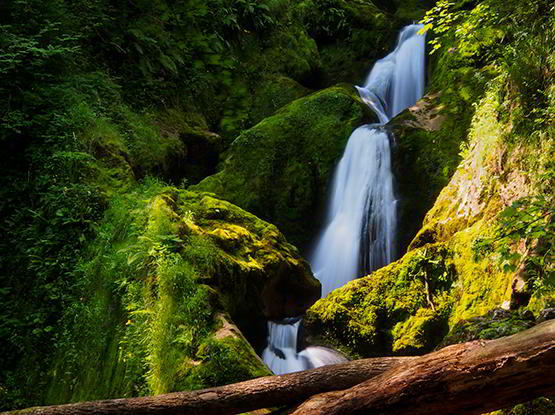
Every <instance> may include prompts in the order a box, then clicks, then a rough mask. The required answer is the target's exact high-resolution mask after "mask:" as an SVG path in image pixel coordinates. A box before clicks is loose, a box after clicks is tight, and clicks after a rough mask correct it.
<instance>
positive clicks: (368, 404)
mask: <svg viewBox="0 0 555 415" xmlns="http://www.w3.org/2000/svg"><path fill="white" fill-rule="evenodd" d="M546 395H547V396H550V395H555V321H554V320H551V321H547V322H545V323H542V324H539V325H538V326H536V327H533V328H531V329H529V330H526V331H523V332H521V333H518V334H515V335H513V336H509V337H504V338H501V339H497V340H489V341H473V342H469V343H463V344H457V345H453V346H449V347H446V348H444V349H441V350H439V351H437V352H434V353H430V354H428V355H425V356H422V357H419V358H418V359H417V360H414V361H410V362H407V363H403V364H401V365H399V366H397V367H396V368H394V369H392V370H390V371H388V372H386V373H384V374H383V375H380V376H377V377H375V378H373V379H370V380H368V381H365V382H364V383H361V384H360V385H357V386H355V387H353V388H350V389H347V390H344V391H338V392H329V393H324V394H321V395H317V396H314V397H312V398H311V399H309V400H307V401H306V402H304V403H303V404H302V405H300V406H299V407H298V408H297V409H296V410H295V411H294V412H293V414H294V415H300V414H302V415H316V414H322V415H333V414H363V413H364V414H368V413H371V414H373V415H380V414H384V415H385V414H387V415H399V414H411V415H434V414H438V415H439V414H457V415H472V414H482V413H484V412H489V411H493V410H497V409H502V408H505V407H509V406H512V405H515V404H517V403H521V402H525V401H529V400H532V399H534V398H537V397H540V396H546Z"/></svg>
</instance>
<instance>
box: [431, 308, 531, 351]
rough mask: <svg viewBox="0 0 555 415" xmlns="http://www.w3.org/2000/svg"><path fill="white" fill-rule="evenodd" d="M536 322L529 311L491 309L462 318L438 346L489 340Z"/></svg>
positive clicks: (521, 329)
mask: <svg viewBox="0 0 555 415" xmlns="http://www.w3.org/2000/svg"><path fill="white" fill-rule="evenodd" d="M535 324H536V322H535V318H534V315H533V314H532V313H531V312H530V311H523V312H518V311H509V310H504V309H500V308H497V309H493V310H490V311H488V312H487V313H486V314H484V315H480V316H477V317H471V318H469V319H462V320H459V321H458V322H457V324H455V326H454V327H453V328H452V329H451V330H450V331H449V333H448V335H447V336H446V337H445V338H444V339H443V340H442V342H441V345H440V347H445V346H448V345H451V344H456V343H464V342H467V341H472V340H478V339H483V340H491V339H497V338H499V337H504V336H510V335H511V334H515V333H518V332H520V331H523V330H526V329H529V328H530V327H532V326H534V325H535Z"/></svg>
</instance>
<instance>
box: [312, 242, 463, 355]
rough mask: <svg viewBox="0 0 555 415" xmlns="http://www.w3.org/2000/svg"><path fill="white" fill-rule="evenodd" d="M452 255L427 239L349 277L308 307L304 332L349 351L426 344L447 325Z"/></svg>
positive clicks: (416, 349) (394, 350)
mask: <svg viewBox="0 0 555 415" xmlns="http://www.w3.org/2000/svg"><path fill="white" fill-rule="evenodd" d="M451 256H452V254H451V252H450V251H449V250H448V249H447V248H446V247H445V246H444V245H442V244H436V245H429V246H428V247H426V248H422V249H420V250H415V251H413V252H410V253H409V254H407V255H405V256H404V257H403V259H401V260H399V261H397V262H394V263H392V264H390V265H388V266H386V267H384V268H382V269H380V270H378V271H375V272H374V273H373V274H371V275H369V276H367V277H364V278H359V279H357V280H354V281H351V282H350V283H348V284H347V285H345V286H344V287H341V288H339V289H337V290H335V291H333V292H332V293H331V294H330V295H329V296H328V297H326V298H323V299H321V300H319V301H318V302H316V304H314V305H313V306H312V307H311V308H310V309H309V310H308V312H307V318H306V323H305V324H306V327H307V330H308V332H309V333H314V334H316V333H319V334H318V336H320V338H319V339H318V338H316V339H315V341H316V342H323V343H324V344H330V345H333V346H336V347H339V348H340V349H341V350H342V351H345V352H346V353H348V354H349V355H351V356H381V355H388V354H418V353H425V352H427V351H429V350H431V349H432V348H433V347H434V346H435V345H437V343H439V341H440V340H441V338H442V335H444V334H445V333H446V331H447V319H448V315H449V311H450V308H451V306H452V299H451V298H450V297H449V296H448V293H449V290H450V288H451V286H452V284H453V282H454V277H455V274H454V269H453V266H452V258H451Z"/></svg>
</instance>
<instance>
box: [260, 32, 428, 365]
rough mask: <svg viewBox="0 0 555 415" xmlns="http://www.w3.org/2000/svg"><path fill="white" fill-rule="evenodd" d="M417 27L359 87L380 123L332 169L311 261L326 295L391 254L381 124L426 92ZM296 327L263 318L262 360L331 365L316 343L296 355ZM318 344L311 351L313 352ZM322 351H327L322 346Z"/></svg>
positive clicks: (356, 139)
mask: <svg viewBox="0 0 555 415" xmlns="http://www.w3.org/2000/svg"><path fill="white" fill-rule="evenodd" d="M421 28H422V26H421V25H410V26H407V27H405V28H404V29H403V30H402V31H401V32H400V34H399V37H398V39H397V44H396V46H395V49H394V50H393V52H391V53H390V54H389V55H387V56H386V57H385V58H383V59H381V60H379V61H377V62H376V63H375V65H374V67H373V68H372V71H371V72H370V74H369V75H368V77H367V79H366V81H365V83H364V85H363V86H361V87H356V88H357V90H358V92H359V95H360V97H361V98H362V99H363V100H364V102H365V103H366V104H367V105H368V106H370V107H371V108H372V109H373V111H374V112H375V113H376V115H377V116H378V119H379V121H380V124H369V125H363V126H361V127H359V128H357V129H356V130H355V131H353V133H352V134H351V136H350V137H349V141H348V143H347V146H346V148H345V152H344V154H343V157H342V158H341V160H340V162H339V165H338V166H337V169H336V171H335V174H334V177H333V181H332V191H331V196H330V201H329V206H328V214H327V217H326V224H325V226H324V229H323V231H322V233H321V234H320V236H319V238H318V240H317V242H316V244H315V248H314V251H313V254H312V256H311V259H310V262H311V264H312V269H313V271H314V275H315V276H316V277H317V278H318V279H319V280H320V282H321V283H322V295H323V296H326V295H328V294H329V293H330V292H331V291H333V290H334V289H336V288H338V287H341V286H342V285H344V284H345V283H347V282H349V281H351V280H352V279H355V278H358V277H360V276H362V275H366V274H368V273H370V272H372V271H374V270H376V269H378V268H381V267H383V266H384V265H387V264H389V263H390V262H391V261H393V260H394V259H395V256H396V253H395V248H394V247H395V234H396V225H397V224H396V203H397V201H396V199H395V195H394V191H393V174H392V171H391V153H390V142H389V136H388V134H387V133H386V132H385V131H384V129H383V125H384V124H386V123H387V122H388V121H389V120H390V119H391V118H392V117H394V116H395V115H397V114H399V113H400V112H401V111H403V110H404V109H405V108H407V107H409V106H411V105H414V104H415V103H416V101H417V100H418V99H420V97H421V96H422V94H423V93H424V86H425V38H424V36H423V35H420V34H419V33H418V32H419V30H420V29H421ZM298 325H299V321H296V322H295V323H294V324H279V323H274V322H269V323H268V331H269V334H268V347H267V348H266V349H265V350H264V353H263V359H264V362H266V364H267V365H268V366H269V367H270V369H271V370H272V371H274V373H288V372H290V371H298V370H304V369H308V368H310V367H317V366H321V365H324V364H329V363H335V362H336V361H337V360H336V359H339V357H337V356H335V355H333V352H332V351H329V352H326V353H330V354H326V353H324V355H325V358H322V357H321V356H322V353H323V352H321V350H319V348H316V347H308V348H306V349H304V350H303V351H301V352H300V353H298V352H297V330H298ZM313 349H316V350H313ZM325 350H326V351H327V350H328V349H325Z"/></svg>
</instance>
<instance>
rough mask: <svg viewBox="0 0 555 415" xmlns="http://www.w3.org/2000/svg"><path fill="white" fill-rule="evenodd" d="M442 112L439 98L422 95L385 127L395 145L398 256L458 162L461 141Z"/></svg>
mask: <svg viewBox="0 0 555 415" xmlns="http://www.w3.org/2000/svg"><path fill="white" fill-rule="evenodd" d="M444 112H445V106H444V104H443V103H442V102H441V99H440V96H439V95H426V96H424V97H423V98H422V99H421V100H420V101H419V102H417V103H416V105H414V106H413V107H411V108H409V109H407V110H405V111H404V112H402V113H401V114H399V115H398V116H396V117H395V118H393V119H392V120H391V121H390V122H389V123H388V128H389V129H390V131H391V132H392V133H393V136H394V143H395V145H394V146H393V148H392V169H393V172H394V174H395V180H396V183H397V186H398V194H400V195H401V198H400V202H399V227H400V228H401V229H403V230H404V232H403V234H402V235H401V237H400V238H399V241H398V243H399V247H398V252H404V251H405V249H406V248H407V246H408V245H409V243H410V241H411V240H412V238H414V236H415V235H416V233H417V232H418V230H419V229H420V226H421V224H422V221H423V219H424V216H425V215H426V212H427V211H428V210H429V209H430V208H431V207H432V206H433V205H434V202H435V200H436V198H437V196H438V195H439V193H440V192H441V190H442V189H443V188H444V187H445V186H446V185H447V183H448V182H449V180H450V178H451V176H452V175H453V173H454V172H455V170H456V167H457V165H458V163H459V161H460V156H459V151H458V147H459V144H460V143H461V142H462V141H463V140H464V138H465V137H464V135H463V133H462V132H460V134H457V131H455V132H454V131H453V128H452V125H451V122H450V121H449V119H448V117H446V116H445V114H444ZM431 232H435V230H432V231H431ZM430 237H431V234H430V232H427V233H426V234H425V235H423V239H424V240H426V241H429V242H432V240H430ZM437 240H438V241H439V240H441V239H437ZM413 246H414V245H413ZM418 246H423V245H422V243H421V242H420V243H419V245H418Z"/></svg>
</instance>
